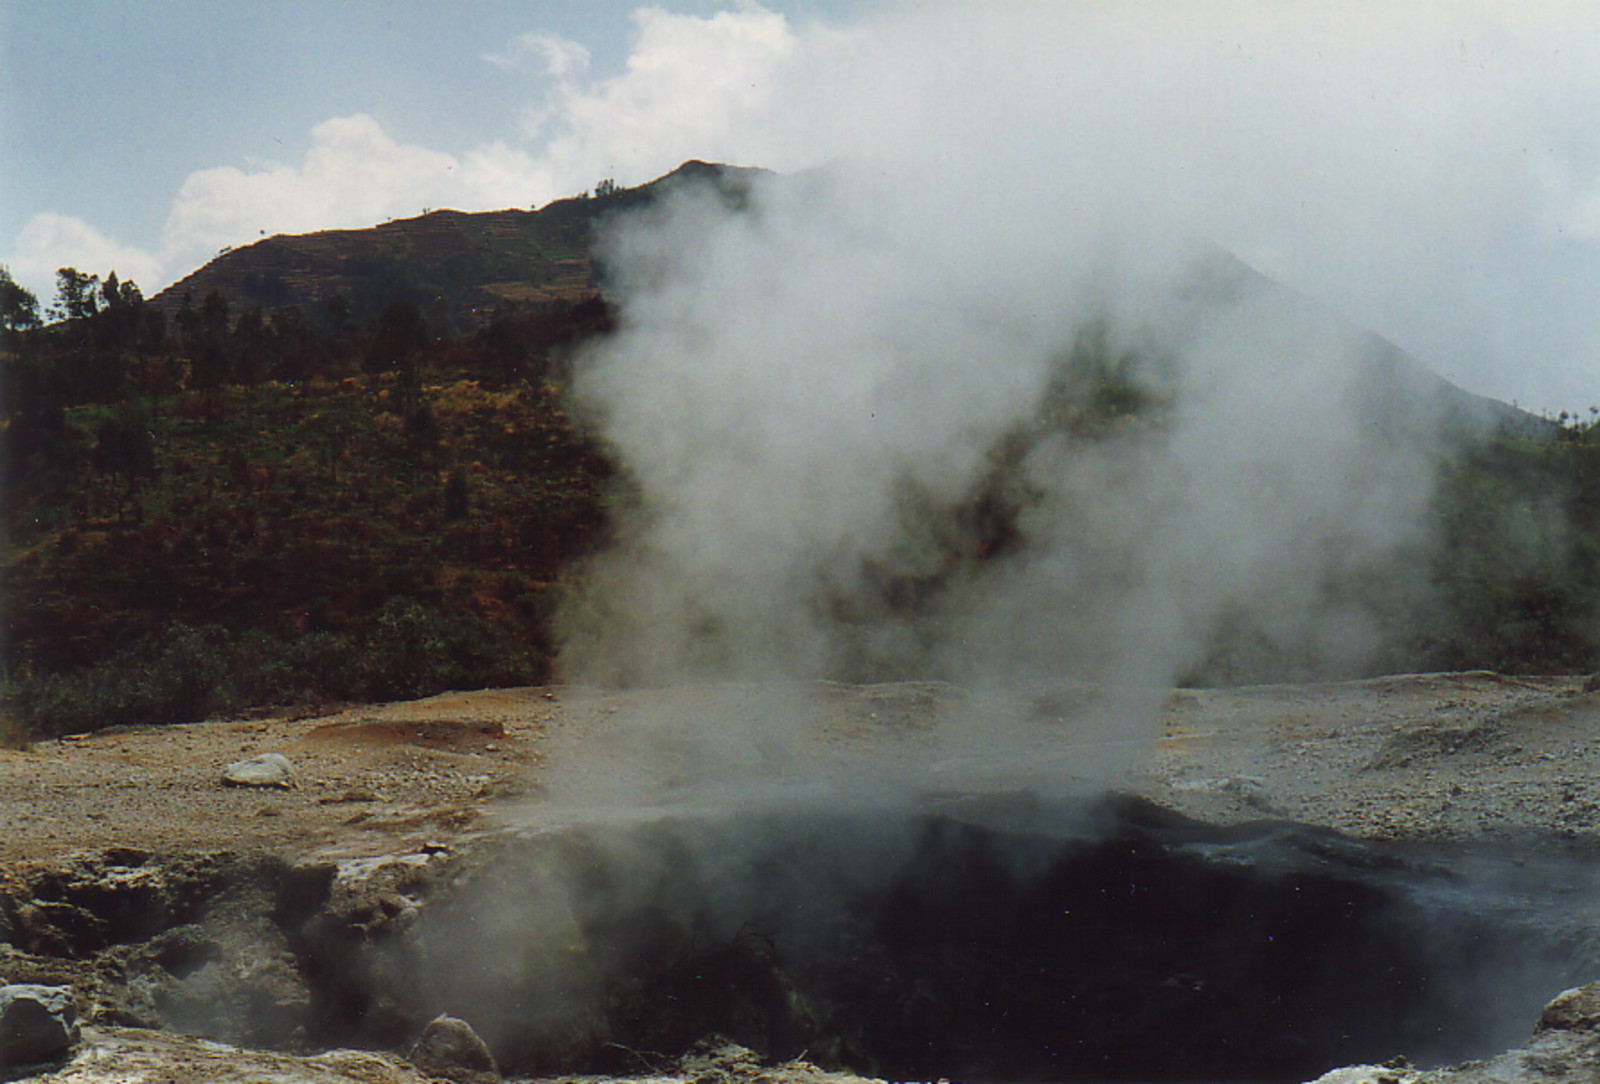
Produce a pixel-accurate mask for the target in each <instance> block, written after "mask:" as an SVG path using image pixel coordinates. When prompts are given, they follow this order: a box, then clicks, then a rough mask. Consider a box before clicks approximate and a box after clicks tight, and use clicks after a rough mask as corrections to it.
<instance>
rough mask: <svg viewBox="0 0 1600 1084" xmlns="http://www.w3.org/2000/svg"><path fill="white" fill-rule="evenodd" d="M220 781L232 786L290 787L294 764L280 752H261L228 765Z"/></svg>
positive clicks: (292, 783)
mask: <svg viewBox="0 0 1600 1084" xmlns="http://www.w3.org/2000/svg"><path fill="white" fill-rule="evenodd" d="M222 781H223V782H224V783H226V784H228V785H229V786H234V787H292V786H294V765H293V764H290V763H289V758H288V757H286V756H284V755H283V754H282V753H262V754H260V755H259V756H253V757H250V758H248V759H246V760H236V761H234V762H233V763H232V764H230V765H228V766H227V767H226V768H224V769H223V770H222Z"/></svg>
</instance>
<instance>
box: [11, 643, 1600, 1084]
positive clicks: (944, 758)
mask: <svg viewBox="0 0 1600 1084" xmlns="http://www.w3.org/2000/svg"><path fill="white" fill-rule="evenodd" d="M1592 684H1593V683H1592V682H1588V681H1586V680H1585V679H1583V678H1581V677H1541V678H1512V677H1506V676H1502V675H1498V674H1493V673H1488V672H1473V673H1458V674H1426V675H1407V676H1398V677H1388V678H1380V679H1372V680H1366V681H1356V682H1343V683H1329V684H1316V685H1283V686H1260V687H1252V688H1241V689H1228V690H1180V691H1176V692H1171V693H1161V694H1148V695H1143V696H1141V695H1134V696H1128V695H1113V694H1112V693H1110V692H1108V691H1106V690H1101V689H1098V688H1094V687H1089V686H1082V685H1063V686H1062V687H1060V688H1055V689H1049V690H1039V691H1032V692H1030V693H1028V694H1027V695H1025V696H1006V697H993V696H985V695H983V694H981V693H978V692H974V691H969V690H962V689H958V688H955V687H953V686H950V685H946V684H942V683H932V682H911V683H894V684H884V685H871V686H841V685H832V684H814V685H803V686H792V687H783V688H781V689H762V690H756V689H752V688H748V687H738V688H718V689H693V688H684V689H673V690H654V691H630V692H601V691H595V690H584V689H575V688H526V689H506V690H489V691H481V692H468V693H449V694H444V695H441V696H436V697H431V698H428V699H424V700H418V701H412V702H404V703H394V704H380V705H362V706H353V707H345V708H342V709H340V710H336V711H330V712H328V713H326V714H320V715H300V716H286V715H278V716H263V717H258V718H248V719H229V720H219V721H212V722H205V723H196V724H189V725H173V726H162V727H115V726H113V727H109V728H107V729H104V730H101V731H99V732H96V733H92V734H87V735H82V736H75V737H71V738H63V739H59V740H51V741H43V742H38V743H36V744H34V745H33V747H32V748H30V749H28V750H25V751H0V881H5V880H7V879H9V880H11V881H13V882H15V881H16V880H17V879H19V878H26V877H28V876H32V875H36V874H37V873H38V872H39V871H41V870H47V869H51V868H56V867H65V866H66V865H67V864H70V863H71V862H72V861H73V860H74V857H73V856H77V855H83V854H89V853H100V854H107V855H109V854H121V853H126V854H130V855H135V856H152V857H153V858H156V859H160V858H170V859H174V860H193V859H194V858H196V857H197V856H203V855H214V854H221V853H227V854H230V855H236V856H237V855H243V856H255V857H261V858H271V859H274V860H282V861H283V862H286V863H301V864H302V865H304V864H306V863H311V864H313V865H314V864H316V863H323V864H328V863H346V864H348V863H351V862H359V861H360V860H362V859H368V858H371V859H380V858H383V859H393V858H396V857H400V858H405V857H406V856H413V857H414V858H416V860H417V861H422V862H426V861H427V860H428V859H429V857H430V856H432V855H435V854H439V855H443V854H448V853H450V852H452V851H453V850H455V849H458V848H462V847H465V846H467V845H469V844H470V842H471V841H473V840H476V839H483V838H486V837H492V836H493V835H494V833H496V832H497V831H499V830H502V829H505V828H507V827H508V826H516V825H526V824H528V823H530V822H534V823H536V822H538V821H539V819H540V818H541V817H544V816H547V815H548V816H554V817H559V816H570V815H571V814H570V812H569V813H559V812H556V810H557V808H558V806H559V805H560V804H561V803H566V804H567V806H568V807H570V804H571V803H572V802H573V801H574V800H577V801H579V802H580V803H581V802H582V801H584V800H587V799H592V801H593V803H594V804H595V805H599V806H603V805H605V804H607V803H611V804H617V803H626V802H630V801H637V802H642V803H645V804H651V803H663V802H668V801H671V800H672V799H673V797H674V796H676V795H680V794H684V793H689V792H691V791H695V790H696V789H697V788H698V789H699V790H700V791H701V792H706V791H708V790H709V791H713V792H714V791H715V790H716V788H718V787H727V786H730V785H732V784H737V783H740V782H742V781H743V780H744V779H745V778H746V777H747V776H752V775H755V776H769V777H771V778H772V779H774V780H776V781H777V782H778V783H780V784H781V785H783V786H786V787H790V788H791V789H792V788H796V787H798V788H804V787H805V786H807V785H808V783H809V781H810V779H811V777H812V776H813V775H829V776H830V777H831V778H833V779H835V780H848V781H851V785H866V786H869V787H871V786H886V785H899V786H904V787H907V788H910V789H914V790H915V789H924V790H935V791H937V790H941V789H944V790H948V791H956V792H959V791H971V790H997V791H1005V790H1013V791H1015V790H1031V789H1054V790H1056V791H1059V792H1085V791H1094V790H1099V789H1104V788H1114V789H1117V790H1122V791H1127V792H1131V793H1135V794H1138V795H1141V796H1143V797H1144V798H1147V799H1149V800H1150V801H1152V802H1154V803H1156V804H1157V805H1160V806H1164V807H1166V808H1168V809H1171V810H1173V811H1175V812H1178V813H1181V814H1184V815H1187V816H1190V817H1194V818H1196V819H1199V820H1203V821H1207V822H1210V823H1213V824H1221V825H1234V824H1244V823H1249V822H1256V821H1262V820H1273V819H1284V820H1292V821H1297V822H1301V823H1305V824H1310V825H1317V826H1322V827H1327V828H1332V829H1336V830H1338V831H1341V832H1344V833H1347V834H1350V835H1353V836H1357V837H1363V838H1368V839H1379V840H1396V841H1410V840H1416V841H1428V842H1460V843H1472V844H1484V843H1504V844H1506V845H1508V846H1512V847H1519V848H1521V847H1545V848H1548V847H1558V848H1561V849H1563V850H1564V851H1566V852H1568V853H1578V854H1587V855H1595V854H1597V853H1600V770H1597V769H1600V694H1597V693H1596V692H1595V691H1593V689H1592V688H1591V686H1592ZM1130 720H1132V721H1131V722H1130ZM769 724H770V725H769ZM769 731H770V733H769ZM771 733H776V734H778V735H779V737H777V738H772V737H771ZM264 752H277V753H282V754H284V755H286V756H288V757H289V758H290V760H291V761H292V762H293V764H294V766H295V784H294V786H292V787H289V788H283V789H278V788H244V787H229V786H225V785H223V782H222V771H223V769H224V767H225V766H226V765H227V764H228V763H230V762H232V761H235V760H238V759H241V758H244V757H249V756H253V755H256V754H259V753H264ZM841 785H842V784H841ZM557 798H559V799H560V800H561V802H560V803H558V802H557V801H556V799H557ZM143 860H144V859H143V857H140V861H143ZM308 868H309V867H308ZM1595 977H1597V978H1600V976H1595ZM5 978H7V976H5V975H0V979H5ZM13 981H15V980H14V979H13ZM1551 993H1552V994H1554V993H1555V991H1551ZM113 1023H114V1022H113ZM1532 1024H1533V1021H1529V1026H1530V1027H1531V1026H1532ZM1597 1026H1600V1022H1597ZM1585 1034H1588V1033H1585ZM1584 1041H1586V1042H1587V1041H1589V1040H1588V1039H1585V1040H1584ZM1586 1049H1587V1048H1586ZM119 1052H120V1053H119ZM140 1059H144V1062H148V1063H149V1065H150V1066H151V1068H150V1069H149V1070H148V1072H146V1071H144V1070H141V1071H139V1072H135V1071H134V1069H135V1068H136V1067H137V1066H139V1065H140V1064H143V1063H142V1062H141V1061H140ZM162 1066H165V1068H164V1069H163V1068H162ZM180 1066H188V1068H186V1069H183V1071H182V1072H179V1069H178V1067H180ZM1582 1071H1587V1070H1582ZM1361 1072H1367V1075H1366V1076H1359V1075H1353V1076H1350V1077H1348V1079H1349V1080H1352V1081H1354V1080H1358V1079H1359V1080H1388V1079H1391V1078H1392V1079H1394V1080H1408V1079H1416V1078H1415V1076H1414V1075H1408V1073H1407V1072H1404V1071H1400V1070H1389V1069H1383V1068H1381V1067H1380V1068H1377V1069H1371V1070H1370V1071H1366V1070H1351V1073H1353V1074H1359V1073H1361ZM1574 1072H1579V1070H1574ZM774 1073H775V1070H770V1069H758V1068H757V1067H755V1066H754V1063H751V1064H749V1065H746V1066H745V1067H744V1070H741V1071H740V1072H736V1073H731V1074H729V1079H730V1080H731V1079H742V1080H756V1079H775V1077H774V1076H773V1074H774ZM1484 1073H1485V1070H1483V1069H1482V1067H1479V1069H1478V1074H1479V1075H1477V1076H1471V1077H1462V1078H1460V1079H1462V1080H1467V1079H1470V1080H1472V1081H1473V1082H1477V1081H1479V1080H1484V1081H1488V1080H1495V1081H1498V1080H1507V1081H1513V1080H1515V1081H1520V1080H1523V1079H1527V1080H1540V1081H1543V1080H1566V1079H1568V1078H1567V1077H1564V1076H1558V1075H1546V1076H1544V1077H1539V1076H1527V1077H1519V1076H1517V1075H1515V1073H1510V1074H1509V1075H1499V1076H1490V1075H1484ZM130 1074H131V1075H130ZM174 1074H177V1075H174ZM741 1074H742V1075H741ZM3 1076H4V1070H3V1068H0V1078H3ZM42 1079H55V1080H61V1081H68V1080H70V1081H80V1082H84V1084H90V1082H93V1084H107V1082H109V1081H111V1080H113V1079H115V1080H119V1081H121V1080H126V1081H134V1080H141V1081H145V1080H147V1081H150V1082H155V1081H165V1080H171V1081H180V1080H182V1081H187V1080H191V1079H192V1080H197V1081H198V1080H240V1081H256V1080H269V1079H270V1080H277V1081H300V1080H304V1081H317V1082H319V1084H322V1082H334V1081H341V1082H342V1081H358V1080H369V1081H380V1080H394V1081H413V1080H422V1079H425V1078H424V1077H423V1076H421V1075H419V1074H418V1073H417V1072H416V1070H414V1069H413V1068H411V1067H410V1066H408V1065H407V1064H406V1063H405V1062H404V1061H403V1060H401V1059H398V1058H395V1057H393V1056H391V1055H378V1054H341V1053H338V1052H328V1053H324V1054H322V1055H318V1056H315V1057H310V1058H307V1057H298V1058H297V1057H293V1056H291V1055H288V1054H267V1053H260V1054H257V1053H253V1052H245V1051H239V1050H235V1049H233V1048H230V1047H222V1046H219V1045H217V1044H207V1043H205V1042H202V1041H200V1040H197V1039H191V1038H185V1037H183V1036H178V1035H168V1034H163V1033H159V1032H153V1031H148V1030H141V1029H140V1028H127V1027H120V1026H110V1025H108V1024H106V1023H104V1022H101V1024H100V1026H95V1027H90V1028H87V1029H86V1041H85V1043H84V1044H83V1046H82V1048H81V1050H80V1052H79V1054H78V1055H77V1056H76V1057H75V1059H74V1060H73V1061H72V1062H71V1063H70V1064H68V1065H66V1066H64V1067H61V1068H59V1069H58V1070H56V1073H55V1075H52V1076H46V1077H44V1078H42ZM1427 1079H1428V1081H1429V1084H1432V1082H1433V1081H1435V1080H1439V1081H1444V1080H1446V1079H1449V1078H1447V1077H1440V1076H1430V1077H1428V1078H1427ZM1571 1079H1572V1080H1574V1081H1577V1080H1583V1081H1584V1082H1585V1084H1592V1080H1593V1079H1600V1078H1593V1077H1583V1076H1581V1075H1578V1076H1572V1077H1571Z"/></svg>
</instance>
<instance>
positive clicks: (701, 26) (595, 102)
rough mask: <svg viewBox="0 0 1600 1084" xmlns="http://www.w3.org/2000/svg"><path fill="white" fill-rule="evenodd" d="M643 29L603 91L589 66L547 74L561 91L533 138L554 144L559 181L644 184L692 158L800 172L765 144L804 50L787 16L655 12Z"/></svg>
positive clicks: (549, 153) (641, 15)
mask: <svg viewBox="0 0 1600 1084" xmlns="http://www.w3.org/2000/svg"><path fill="white" fill-rule="evenodd" d="M634 22H635V25H636V28H637V37H636V40H635V42H634V46H633V49H632V52H631V53H630V55H629V57H628V63H627V67H626V70H624V71H623V72H622V73H620V74H618V75H616V76H614V77H611V78H609V79H604V80H600V81H598V82H593V81H591V80H590V79H589V78H588V70H587V66H586V65H583V66H578V65H573V66H569V67H562V66H560V65H557V64H556V63H551V64H549V65H548V66H547V71H548V72H549V74H551V75H552V76H555V77H556V86H555V88H554V89H553V90H552V92H551V93H550V95H549V98H548V100H547V102H546V103H545V105H544V106H543V107H542V108H541V109H539V110H537V111H536V112H535V113H534V114H533V116H532V123H531V125H530V134H531V135H536V136H545V137H546V142H545V145H544V147H543V149H542V157H543V158H544V159H545V161H546V162H547V163H548V165H549V167H550V169H551V170H552V171H553V173H554V175H555V176H558V177H561V178H563V179H566V180H567V181H568V182H569V183H576V184H578V185H579V186H587V184H588V183H589V182H591V181H593V180H596V179H598V178H599V177H601V176H612V177H615V178H616V179H617V180H619V181H621V182H622V183H624V184H637V183H640V182H643V181H647V180H650V179H653V178H654V177H657V176H659V175H660V174H662V173H665V172H667V171H668V170H671V169H673V168H674V167H676V166H677V165H679V164H681V163H682V162H683V161H685V160H686V159H689V158H709V159H722V160H729V161H741V162H750V163H759V164H762V165H767V166H772V167H777V168H783V167H784V166H785V165H788V164H790V163H789V162H786V161H780V160H777V159H774V158H768V157H765V156H764V151H766V150H769V149H773V144H772V143H771V141H770V140H764V139H762V138H761V135H760V133H761V132H762V130H763V128H764V127H765V126H766V124H767V122H768V121H770V119H771V104H772V100H773V96H774V93H775V91H776V90H777V88H778V87H779V86H780V85H781V83H782V82H783V81H784V80H786V79H787V78H788V77H789V69H790V67H791V65H792V64H793V63H794V62H795V60H796V58H797V56H798V55H799V53H800V52H801V50H802V48H803V45H804V43H803V41H802V39H801V38H800V37H799V36H798V35H797V34H796V33H795V31H794V30H793V29H792V28H791V27H790V25H789V23H788V21H787V20H786V19H785V18H784V17H783V16H782V15H780V14H777V13H775V12H771V11H767V10H766V9H764V8H761V7H759V6H757V5H754V4H746V5H744V6H742V7H741V8H739V9H738V10H737V11H725V12H721V13H719V14H716V15H713V16H710V17H708V18H698V17H694V16H688V15H674V14H671V13H669V12H665V11H662V10H660V9H658V8H646V9H643V10H640V11H638V12H636V13H635V15H634ZM555 55H557V56H559V55H560V54H555Z"/></svg>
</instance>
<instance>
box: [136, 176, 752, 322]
mask: <svg viewBox="0 0 1600 1084" xmlns="http://www.w3.org/2000/svg"><path fill="white" fill-rule="evenodd" d="M765 172H766V171H764V170H759V169H746V168H740V167H736V166H727V165H720V164H713V163H708V162H700V161H690V162H685V163H684V164H683V165H681V166H679V167H678V168H677V169H675V170H673V171H672V172H671V173H668V174H666V175H665V176H663V177H660V178H658V179H656V180H654V181H651V182H650V183H648V184H644V185H640V186H638V187H636V188H612V187H610V186H609V185H602V186H601V187H602V192H601V194H599V195H592V196H590V195H586V196H579V197H575V198H572V199H562V200H556V201H554V202H553V203H549V204H546V205H545V206H544V207H541V208H539V209H538V210H529V211H522V210H505V211H480V212H470V213H469V212H464V211H450V210H439V211H428V212H426V213H424V214H421V215H418V216H417V217H415V218H406V219H398V220H395V221H393V222H385V223H383V224H381V225H378V226H372V227H370V228H367V229H350V230H320V231H318V232H316V233H305V234H284V235H278V236H274V237H268V238H266V239H265V240H261V241H257V242H255V243H254V244H251V245H245V246H243V247H240V248H234V249H225V250H223V252H222V253H221V254H219V255H218V256H217V257H216V258H215V259H213V260H212V261H211V262H209V263H207V264H206V265H205V266H204V267H201V268H200V269H198V270H197V271H195V272H193V273H192V274H190V275H187V276H185V277H184V278H183V279H181V280H179V281H178V282H176V283H174V284H172V285H171V286H169V287H167V288H166V289H165V290H162V291H161V292H160V293H158V294H156V295H155V297H153V298H151V299H150V301H149V304H150V305H151V306H152V307H154V308H156V309H157V310H160V311H162V312H164V313H166V314H167V315H168V316H169V317H170V316H172V315H173V314H175V313H176V312H178V311H179V309H180V308H181V307H182V305H183V300H184V298H185V297H188V298H189V299H190V301H191V303H192V304H194V305H196V306H198V305H199V304H200V303H201V302H202V300H203V299H204V298H205V297H206V296H207V295H209V294H211V293H217V294H220V295H221V296H222V297H223V298H224V299H225V300H226V301H227V302H228V307H229V309H230V310H231V311H232V312H235V313H242V312H247V311H250V310H252V309H260V310H262V311H263V312H266V313H270V312H272V311H274V310H278V309H286V308H291V307H299V308H301V309H302V310H304V311H305V312H306V313H307V315H311V316H313V317H314V318H322V317H325V316H326V311H327V305H328V303H329V302H330V301H331V300H332V299H334V298H336V297H338V298H342V299H343V302H344V303H345V305H347V306H348V308H347V311H346V312H345V313H343V314H342V315H341V319H348V320H351V321H354V322H355V323H358V324H359V323H364V322H366V321H367V320H370V319H372V318H373V317H375V316H377V315H378V314H379V313H381V312H382V311H383V309H384V308H385V307H386V306H387V305H389V304H390V303H392V302H394V301H410V302H415V303H416V304H418V305H419V306H420V307H421V308H422V310H423V311H424V312H426V313H428V314H429V316H430V317H431V318H432V319H433V320H434V321H435V322H436V323H441V324H444V325H446V326H448V327H450V328H452V329H453V330H457V331H463V330H470V329H472V328H475V327H477V326H479V325H481V324H482V323H484V322H485V321H486V319H487V318H488V316H489V315H490V314H491V313H492V312H493V311H494V310H495V309H496V308H497V307H506V306H525V307H526V306H538V305H541V304H545V303H549V302H562V301H568V302H570V301H576V300H581V299H583V298H586V297H591V296H593V295H594V294H595V293H596V291H597V288H598V278H599V276H598V274H597V271H596V268H595V266H594V262H593V259H592V256H591V242H592V240H593V237H594V233H595V229H596V227H597V226H598V225H599V224H600V223H602V222H604V221H605V220H606V219H607V218H608V217H610V216H612V215H614V214H617V213H619V212H622V211H626V210H631V209H635V208H638V207H639V206H641V205H644V204H648V203H650V202H651V201H653V200H656V199H659V198H661V197H662V196H663V195H665V194H666V193H668V192H671V191H673V190H674V189H676V188H678V187H680V186H682V185H685V184H697V183H708V182H709V183H711V184H714V185H715V186H717V188H718V189H719V190H721V191H722V193H723V194H724V195H725V196H726V197H728V198H730V199H737V198H740V197H742V196H743V195H744V194H745V193H747V192H748V190H749V186H750V184H751V183H752V182H753V181H754V179H755V178H757V177H759V176H762V175H764V174H765Z"/></svg>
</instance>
